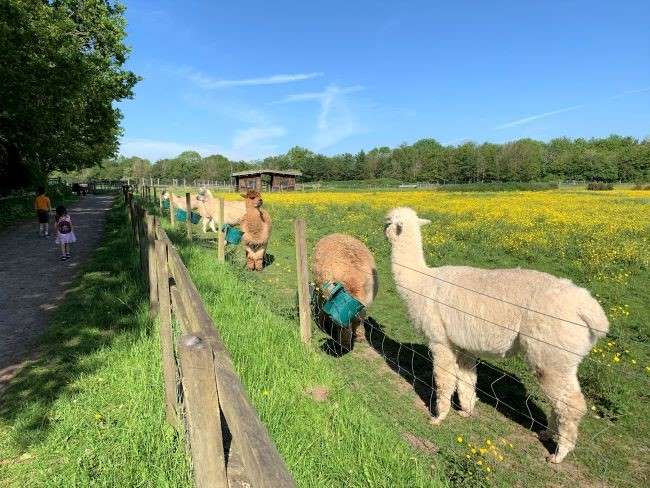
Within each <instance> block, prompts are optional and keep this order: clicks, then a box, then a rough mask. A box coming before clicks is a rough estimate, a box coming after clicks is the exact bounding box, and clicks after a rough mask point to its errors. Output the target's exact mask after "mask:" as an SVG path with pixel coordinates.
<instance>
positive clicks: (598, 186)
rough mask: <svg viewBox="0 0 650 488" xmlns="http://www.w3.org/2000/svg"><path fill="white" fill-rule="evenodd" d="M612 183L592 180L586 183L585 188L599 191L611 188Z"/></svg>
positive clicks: (612, 187)
mask: <svg viewBox="0 0 650 488" xmlns="http://www.w3.org/2000/svg"><path fill="white" fill-rule="evenodd" d="M613 189H614V185H612V184H611V183H605V182H603V181H592V182H591V183H589V184H588V185H587V190H594V191H600V190H613Z"/></svg>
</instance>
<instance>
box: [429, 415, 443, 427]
mask: <svg viewBox="0 0 650 488" xmlns="http://www.w3.org/2000/svg"><path fill="white" fill-rule="evenodd" d="M442 421H443V419H442V418H441V417H433V418H432V419H431V420H429V423H430V424H431V425H435V426H438V425H440V424H442Z"/></svg>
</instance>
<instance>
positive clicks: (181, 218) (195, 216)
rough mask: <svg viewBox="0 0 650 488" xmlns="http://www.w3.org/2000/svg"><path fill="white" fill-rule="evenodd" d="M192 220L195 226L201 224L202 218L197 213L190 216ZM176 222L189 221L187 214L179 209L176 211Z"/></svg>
mask: <svg viewBox="0 0 650 488" xmlns="http://www.w3.org/2000/svg"><path fill="white" fill-rule="evenodd" d="M190 219H191V221H192V223H193V224H198V223H199V222H201V216H200V215H199V214H197V213H194V212H192V215H191V216H190ZM176 220H178V221H179V222H185V221H186V220H187V212H186V211H185V210H183V209H182V208H177V209H176Z"/></svg>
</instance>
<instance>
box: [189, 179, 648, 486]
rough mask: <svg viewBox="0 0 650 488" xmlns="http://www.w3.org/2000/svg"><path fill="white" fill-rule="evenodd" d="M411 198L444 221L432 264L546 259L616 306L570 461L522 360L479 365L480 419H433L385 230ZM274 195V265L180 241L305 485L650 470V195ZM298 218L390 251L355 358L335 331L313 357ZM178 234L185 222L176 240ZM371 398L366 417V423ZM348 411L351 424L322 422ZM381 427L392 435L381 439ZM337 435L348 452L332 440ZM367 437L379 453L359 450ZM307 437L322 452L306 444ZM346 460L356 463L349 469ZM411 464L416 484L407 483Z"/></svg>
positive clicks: (619, 480)
mask: <svg viewBox="0 0 650 488" xmlns="http://www.w3.org/2000/svg"><path fill="white" fill-rule="evenodd" d="M228 198H237V197H236V195H232V194H231V195H229V196H228ZM398 205H406V206H411V207H413V208H415V209H416V210H417V211H418V212H419V213H420V215H421V216H423V217H426V218H428V219H431V220H432V224H431V225H429V226H427V227H425V228H423V230H424V241H425V244H424V245H425V254H426V256H427V261H428V263H429V264H430V265H432V266H435V265H441V264H468V265H474V266H482V267H490V268H494V267H515V266H521V267H526V268H533V269H538V270H542V271H547V272H550V273H552V274H554V275H557V276H562V277H567V278H570V279H572V280H573V281H574V282H575V283H577V284H579V285H581V286H585V287H587V288H588V289H590V290H591V291H592V293H594V294H595V296H596V297H597V299H598V300H599V301H600V302H601V304H602V305H603V307H604V309H605V310H606V312H607V314H608V316H609V318H610V321H611V334H610V336H608V337H607V338H606V339H603V340H602V341H601V342H600V343H599V344H597V345H596V347H595V348H594V350H593V352H592V354H591V355H590V357H589V358H588V359H586V360H585V361H583V363H582V366H581V368H580V372H579V377H580V381H581V384H582V387H583V391H584V393H585V395H586V397H587V403H588V409H589V411H588V414H587V415H586V416H585V418H584V420H583V422H582V424H581V428H580V436H579V439H578V446H577V448H576V450H575V451H574V453H573V454H571V455H570V456H569V457H568V458H567V459H566V461H565V462H564V463H563V464H562V465H560V466H559V467H558V466H549V465H547V464H546V463H545V462H544V457H545V455H546V453H547V449H546V448H545V447H544V446H543V445H542V444H541V443H540V442H539V441H538V440H537V437H536V431H537V430H539V427H540V425H541V424H545V423H546V414H547V413H548V411H549V409H548V404H547V402H546V401H545V399H544V398H543V396H542V395H541V393H540V391H539V389H538V387H537V385H536V382H535V380H534V378H533V377H532V375H531V374H530V372H529V371H528V370H527V369H526V367H525V365H524V364H523V362H522V361H521V360H519V359H517V358H514V359H508V360H502V361H494V360H490V361H487V362H483V363H482V364H481V365H480V366H479V388H480V389H481V390H483V391H484V392H485V393H484V394H481V395H479V397H480V400H481V401H480V403H479V406H478V407H477V408H478V414H477V416H476V417H475V418H472V419H470V420H465V419H461V418H460V417H459V416H456V415H450V417H448V419H447V420H446V422H445V423H443V425H442V426H440V427H432V426H430V425H429V423H428V420H429V418H430V412H429V411H428V404H429V402H430V399H431V391H430V389H429V388H428V386H427V385H428V384H430V383H431V380H430V376H431V364H430V361H428V360H427V359H426V358H427V355H428V351H427V348H426V347H425V346H424V345H423V342H424V341H423V338H422V337H420V336H418V335H417V334H415V333H414V332H413V329H412V327H411V325H410V324H409V322H408V319H407V317H406V315H405V309H404V305H403V303H402V301H401V299H400V298H399V296H398V295H397V294H396V290H395V286H394V283H393V280H392V277H391V274H390V271H389V246H388V244H387V242H386V241H385V239H384V237H383V234H382V224H383V215H384V214H385V212H386V211H387V210H388V209H389V208H391V207H394V206H398ZM265 206H266V207H267V208H268V210H269V211H270V212H271V215H272V216H273V223H274V231H273V237H272V242H271V245H270V248H269V252H270V254H271V255H272V263H271V264H270V265H269V266H268V267H267V268H266V270H265V271H264V272H263V273H261V274H248V273H247V272H245V271H244V270H243V265H244V260H243V256H242V254H243V251H242V250H241V249H233V250H231V254H230V261H231V266H229V267H226V268H225V269H224V268H220V267H219V266H218V264H217V263H216V253H215V252H214V247H213V245H214V244H213V242H211V241H209V240H207V239H202V240H199V241H198V242H195V243H194V245H193V246H192V247H191V248H188V247H185V245H183V252H184V256H185V258H186V261H187V262H188V265H189V267H190V271H191V272H192V274H193V276H194V277H195V279H196V280H197V283H198V285H199V288H200V290H201V292H202V293H203V295H204V297H205V299H206V300H207V302H208V303H209V304H210V306H211V308H212V310H213V313H214V314H215V318H216V319H217V323H218V324H219V327H220V329H222V333H223V334H224V337H225V340H226V342H227V345H228V347H229V349H230V350H231V351H232V353H233V355H234V358H235V362H236V364H237V367H238V369H239V371H240V373H241V374H242V376H243V378H244V381H245V383H246V385H247V387H248V389H249V392H250V393H251V397H252V399H253V402H254V404H255V406H256V407H257V408H258V409H259V410H260V412H261V414H262V417H263V419H264V421H265V422H266V423H267V425H269V427H270V430H271V432H272V434H273V437H274V439H275V441H276V442H277V443H278V445H279V448H280V450H281V452H282V454H283V456H284V457H285V459H287V462H288V463H289V466H290V469H291V470H292V471H293V472H294V473H295V474H296V477H297V479H298V480H299V481H300V482H301V485H303V486H333V485H337V483H336V481H337V480H340V479H343V478H345V477H346V476H349V478H347V479H348V482H349V484H348V486H368V485H370V486H388V485H392V486H427V485H430V484H431V481H429V480H424V481H423V478H422V476H423V472H422V469H423V467H427V466H428V467H429V468H428V471H429V474H430V475H434V476H437V477H440V476H441V477H442V478H443V479H445V480H447V481H448V482H449V483H450V484H452V485H456V486H467V483H470V482H471V483H474V484H481V483H485V484H497V485H503V486H513V485H515V486H523V485H528V486H548V485H549V484H558V485H563V486H569V485H574V484H576V483H578V485H580V486H589V485H595V486H601V485H607V486H638V485H639V484H643V483H644V482H645V481H647V479H648V477H649V476H650V472H649V467H648V463H647V456H648V449H649V443H648V438H649V436H650V422H649V421H648V420H647V416H646V414H645V413H644V412H647V410H648V405H649V402H648V400H649V398H648V393H647V392H648V384H649V382H650V351H649V349H648V332H649V328H650V326H649V324H648V323H647V316H648V313H649V312H650V303H649V302H648V298H647V297H648V295H647V290H648V289H649V288H650V274H649V271H648V268H649V264H650V263H649V260H650V241H649V240H648V236H649V235H650V211H649V210H650V192H647V191H625V190H615V191H611V192H593V193H592V192H585V191H575V190H573V191H546V192H535V193H531V192H512V193H453V192H452V193H439V192H424V191H420V192H417V191H411V192H403V191H400V192H377V193H370V192H349V193H331V192H322V193H304V194H303V193H299V192H296V193H284V194H268V195H265ZM297 217H302V218H305V219H306V221H307V228H308V241H309V242H308V249H309V250H310V251H311V250H312V249H313V245H314V243H315V242H316V240H318V238H320V237H321V236H323V235H326V234H328V233H331V232H345V233H348V234H351V235H354V236H356V237H358V238H360V239H361V240H363V241H364V242H365V243H366V244H367V245H368V246H369V247H370V249H371V250H372V251H373V253H374V254H375V256H376V258H377V262H378V267H379V279H380V292H379V295H378V297H377V300H376V302H375V303H374V304H373V306H372V307H371V310H370V315H371V317H372V318H373V320H374V322H373V324H374V326H373V327H372V328H370V330H371V331H372V335H370V337H368V339H369V342H368V343H367V344H361V345H360V346H359V347H356V348H355V350H354V351H353V352H352V353H351V354H346V355H344V356H342V357H334V356H332V355H330V354H327V352H326V351H327V349H328V348H327V344H328V342H327V337H325V336H324V335H322V334H318V335H317V339H316V341H315V342H314V350H313V351H312V352H310V353H309V354H307V353H305V352H304V351H303V350H302V349H301V348H300V346H299V344H298V339H297V332H296V305H295V303H296V301H295V289H296V288H295V278H294V277H295V265H294V261H295V257H294V247H293V246H294V244H293V235H292V220H293V219H295V218H297ZM197 231H198V232H200V231H199V229H198V228H197ZM181 235H182V233H181V232H178V233H177V234H176V236H177V237H176V238H177V239H178V240H179V242H181V241H182V238H181ZM231 290H234V292H232V291H231ZM318 343H320V347H319V344H318ZM414 374H415V377H414ZM317 384H322V385H323V386H324V387H325V388H326V389H328V390H330V392H331V393H330V396H328V398H327V400H325V401H323V402H320V403H319V404H318V405H316V406H315V408H313V409H307V407H305V405H309V403H308V401H307V400H306V399H305V398H306V397H305V395H306V394H305V391H308V390H309V389H310V388H312V387H313V386H316V385H317ZM492 397H496V398H498V399H499V402H496V401H495V400H494V399H493V398H492ZM344 399H345V400H344ZM359 402H361V403H362V404H363V407H362V411H363V416H362V419H363V420H362V423H361V425H356V424H354V422H355V421H357V420H358V418H359V417H358V415H357V414H356V411H357V410H356V409H355V408H354V406H356V405H357V404H358V403H359ZM341 408H344V410H345V412H341V413H340V414H341V415H344V414H345V413H348V414H349V416H350V417H351V419H350V422H351V423H352V425H354V429H352V430H350V429H349V427H348V428H347V429H346V428H345V427H346V426H345V425H342V426H340V427H338V428H337V427H334V426H332V425H331V424H330V425H329V426H328V425H327V424H326V423H324V421H323V419H324V418H327V417H328V415H329V412H332V411H338V412H340V410H337V409H341ZM531 418H532V419H534V420H531ZM296 424H298V425H296ZM531 427H532V428H531ZM378 429H379V431H383V432H385V434H382V435H381V436H380V437H379V438H378V437H377V431H378ZM352 432H354V433H352ZM332 441H335V442H337V443H340V444H338V445H339V446H340V445H344V446H346V449H343V448H342V447H341V450H338V449H336V448H335V447H332V446H331V445H330V443H331V442H332ZM359 445H360V446H361V447H360V446H359ZM369 445H372V447H373V449H377V451H376V452H372V454H371V455H370V456H368V455H362V454H361V452H363V449H364V448H367V447H369ZM305 446H312V449H315V451H314V452H312V451H311V450H308V452H305ZM382 446H385V448H386V449H382ZM412 446H415V447H412ZM359 449H362V451H359ZM482 449H483V450H482ZM409 451H410V453H409V454H408V456H410V457H408V458H404V457H403V456H405V455H406V454H403V453H407V452H409ZM301 452H302V455H301ZM319 453H320V454H319ZM314 456H316V458H317V459H315V458H314ZM319 456H325V459H322V458H320V457H319ZM315 466H318V468H317V473H314V472H313V471H312V470H313V469H314V467H315ZM346 466H349V467H350V468H351V471H352V473H350V474H348V475H346V472H345V467H346ZM425 471H426V469H425ZM362 473H367V476H364V475H363V474H362ZM409 473H410V482H408V483H406V484H403V480H405V479H409ZM391 476H394V478H391V479H389V478H390V477H391Z"/></svg>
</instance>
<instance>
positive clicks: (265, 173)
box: [230, 169, 302, 191]
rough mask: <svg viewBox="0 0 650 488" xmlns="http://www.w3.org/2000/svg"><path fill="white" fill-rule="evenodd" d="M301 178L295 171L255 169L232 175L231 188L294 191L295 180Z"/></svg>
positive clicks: (300, 174)
mask: <svg viewBox="0 0 650 488" xmlns="http://www.w3.org/2000/svg"><path fill="white" fill-rule="evenodd" d="M298 176H302V173H301V172H300V171H297V170H293V169H287V170H279V169H256V170H248V171H238V172H237V173H232V174H231V175H230V177H231V178H232V182H233V186H234V187H235V189H236V190H237V191H246V190H258V191H287V190H295V189H296V178H297V177H298Z"/></svg>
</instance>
